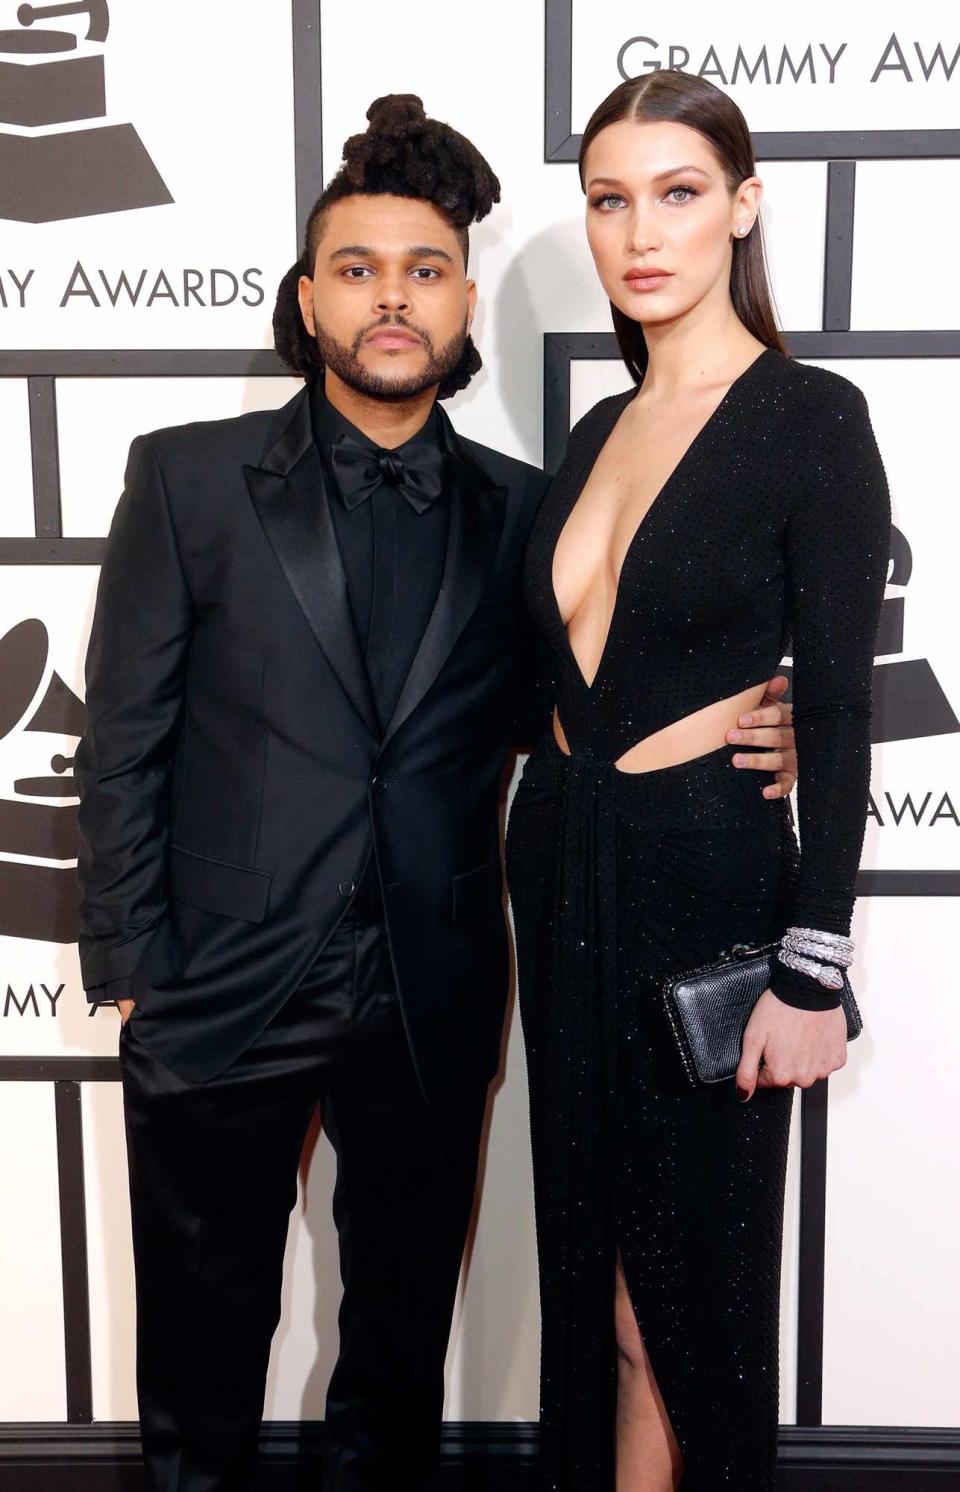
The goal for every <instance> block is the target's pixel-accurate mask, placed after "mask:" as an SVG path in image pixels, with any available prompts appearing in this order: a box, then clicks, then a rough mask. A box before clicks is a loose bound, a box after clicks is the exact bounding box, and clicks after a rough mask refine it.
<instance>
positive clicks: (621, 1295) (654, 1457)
mask: <svg viewBox="0 0 960 1492" xmlns="http://www.w3.org/2000/svg"><path fill="white" fill-rule="evenodd" d="M614 1311H615V1319H616V1327H617V1492H676V1488H677V1487H679V1485H680V1478H681V1476H682V1475H683V1457H682V1456H681V1454H680V1447H679V1445H678V1444H677V1437H676V1436H675V1435H674V1433H673V1426H672V1425H671V1424H670V1419H669V1416H668V1415H667V1411H666V1407H665V1405H664V1402H663V1399H662V1398H661V1395H660V1390H659V1388H658V1387H657V1380H656V1378H655V1377H654V1374H653V1369H652V1368H651V1366H650V1359H649V1358H648V1357H647V1354H646V1351H645V1350H644V1346H643V1338H642V1337H641V1335H640V1328H639V1327H638V1326H637V1318H636V1314H635V1313H634V1309H633V1304H632V1302H631V1300H630V1292H629V1290H628V1289H627V1282H626V1280H625V1279H624V1275H623V1265H622V1264H621V1262H620V1255H619V1253H618V1254H617V1287H616V1300H615V1306H614Z"/></svg>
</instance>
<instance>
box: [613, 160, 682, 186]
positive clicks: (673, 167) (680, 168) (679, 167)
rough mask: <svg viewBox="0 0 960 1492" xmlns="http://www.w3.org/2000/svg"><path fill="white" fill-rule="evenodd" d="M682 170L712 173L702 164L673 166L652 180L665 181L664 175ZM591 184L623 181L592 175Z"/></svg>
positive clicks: (670, 174) (671, 174)
mask: <svg viewBox="0 0 960 1492" xmlns="http://www.w3.org/2000/svg"><path fill="white" fill-rule="evenodd" d="M681 171H695V172H696V174H697V175H698V176H708V175H709V174H710V173H709V172H708V171H704V170H703V169H702V168H701V167H700V166H693V165H690V166H671V167H670V168H669V170H667V171H658V172H657V174H656V176H653V177H651V180H652V181H663V179H664V177H666V176H679V174H680V172H681ZM590 185H591V186H623V182H622V181H619V180H618V179H617V178H616V177H615V176H591V178H590Z"/></svg>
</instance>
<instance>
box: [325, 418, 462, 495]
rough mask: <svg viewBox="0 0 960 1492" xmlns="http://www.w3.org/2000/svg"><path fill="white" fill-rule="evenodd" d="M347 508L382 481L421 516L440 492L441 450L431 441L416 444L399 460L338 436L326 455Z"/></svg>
mask: <svg viewBox="0 0 960 1492" xmlns="http://www.w3.org/2000/svg"><path fill="white" fill-rule="evenodd" d="M330 459H331V461H332V462H333V469H334V472H335V473H336V477H337V481H338V482H339V484H340V494H341V496H342V498H343V501H344V505H345V506H346V507H347V508H348V509H351V510H352V509H353V508H355V507H357V506H358V505H359V504H360V503H362V502H364V501H365V500H366V499H367V498H368V497H369V496H370V494H371V493H372V492H374V491H375V490H376V488H377V487H379V486H380V483H381V482H385V483H386V484H387V485H388V486H391V487H396V488H397V489H398V490H399V491H400V492H402V493H403V495H404V497H405V498H406V499H407V502H408V503H409V504H410V506H411V507H412V508H413V509H415V511H416V512H418V513H423V512H425V511H426V510H427V508H429V507H430V504H431V503H434V502H436V500H437V498H438V497H439V496H440V493H441V492H442V491H443V451H442V449H441V447H440V446H439V445H438V444H437V443H436V442H435V441H432V440H422V441H419V442H418V443H417V444H416V445H415V446H413V447H412V449H411V450H410V451H409V452H408V454H407V455H406V456H404V457H403V458H402V459H401V457H399V456H398V455H397V453H396V452H395V451H384V450H374V449H372V448H371V447H370V446H364V445H361V444H360V442H359V441H358V440H354V439H353V438H352V436H349V435H340V436H338V437H337V439H336V440H335V441H334V443H333V447H332V449H331V453H330Z"/></svg>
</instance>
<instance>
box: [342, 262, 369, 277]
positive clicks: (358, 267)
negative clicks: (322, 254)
mask: <svg viewBox="0 0 960 1492" xmlns="http://www.w3.org/2000/svg"><path fill="white" fill-rule="evenodd" d="M372 273H373V271H372V270H371V269H370V266H369V265H368V264H351V265H350V267H349V269H346V270H344V274H345V275H346V277H347V279H348V280H365V279H366V277H367V275H368V274H372Z"/></svg>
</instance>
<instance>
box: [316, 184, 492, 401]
mask: <svg viewBox="0 0 960 1492" xmlns="http://www.w3.org/2000/svg"><path fill="white" fill-rule="evenodd" d="M298 294H299V298H300V310H301V314H302V315H303V320H304V324H305V326H306V328H307V330H308V332H310V334H311V335H312V336H314V337H316V339H317V347H318V349H319V352H320V355H321V357H322V358H323V360H324V362H325V363H326V365H327V368H328V369H329V370H330V371H331V372H333V373H334V374H336V375H337V377H338V378H340V379H342V380H343V382H344V383H345V384H347V385H348V386H349V387H350V388H352V389H355V390H356V391H357V392H358V393H361V394H366V395H368V396H369V397H372V398H376V399H408V398H411V397H413V396H414V395H416V394H420V393H423V392H424V390H426V389H428V388H431V387H434V386H435V385H437V384H438V383H440V381H441V379H443V378H444V377H445V375H446V374H447V373H449V372H452V370H453V369H454V368H455V367H456V365H457V363H458V362H459V361H460V356H461V354H462V352H463V346H464V342H465V341H466V338H467V335H468V333H469V331H470V327H471V325H472V322H473V313H474V308H475V306H476V300H477V287H476V285H475V283H474V282H473V280H468V279H467V277H466V271H465V267H464V262H463V253H462V251H461V248H460V244H459V241H458V239H457V235H456V232H455V230H454V229H453V228H452V227H451V226H450V224H449V223H448V222H447V221H446V219H445V218H444V217H443V215H442V214H441V213H439V212H438V211H437V209H436V208H435V207H433V206H432V205H431V204H430V203H429V202H423V201H420V200H419V199H416V198H410V197H392V196H387V195H384V196H364V195H362V194H358V195H356V196H353V197H345V198H343V199H342V200H341V201H339V202H335V203H334V204H333V205H332V206H331V207H330V208H329V209H328V211H327V214H326V219H325V221H324V224H323V232H322V236H321V238H320V242H319V244H318V246H317V253H316V259H315V261H314V268H313V279H312V280H311V279H310V278H309V277H308V276H306V275H301V277H300V280H299V284H298Z"/></svg>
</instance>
